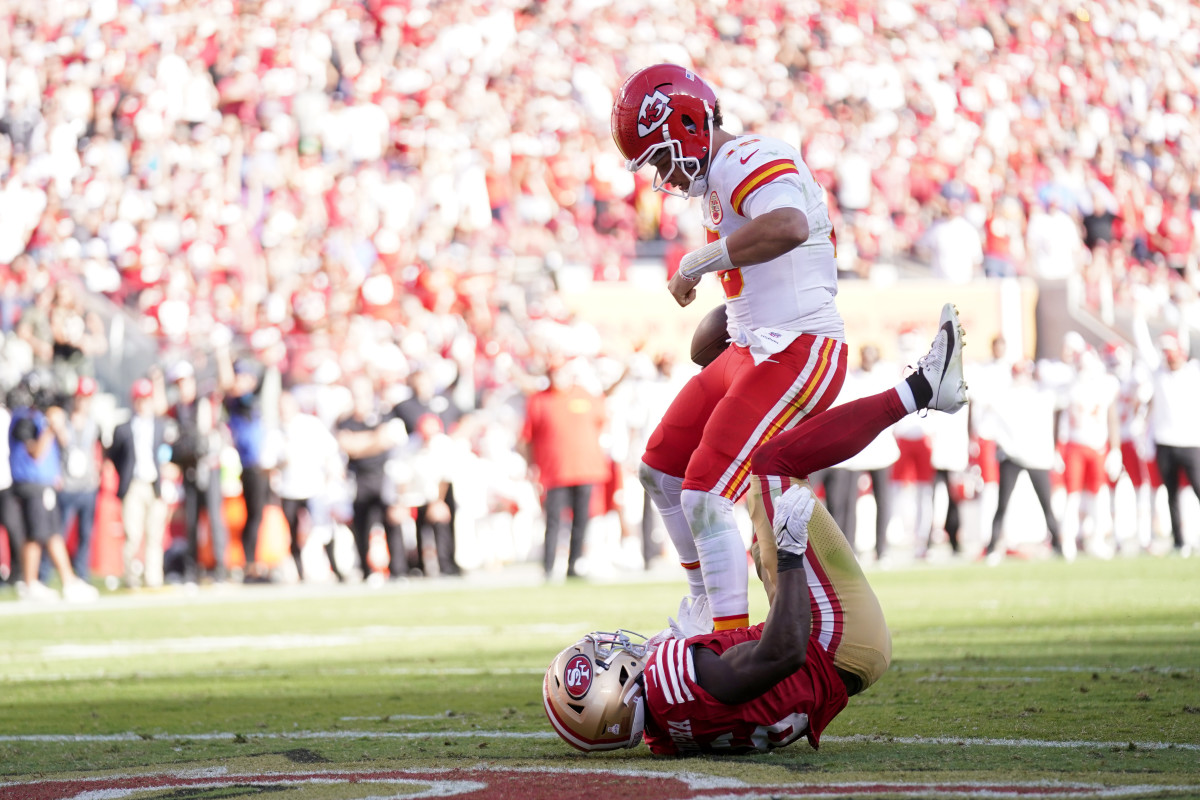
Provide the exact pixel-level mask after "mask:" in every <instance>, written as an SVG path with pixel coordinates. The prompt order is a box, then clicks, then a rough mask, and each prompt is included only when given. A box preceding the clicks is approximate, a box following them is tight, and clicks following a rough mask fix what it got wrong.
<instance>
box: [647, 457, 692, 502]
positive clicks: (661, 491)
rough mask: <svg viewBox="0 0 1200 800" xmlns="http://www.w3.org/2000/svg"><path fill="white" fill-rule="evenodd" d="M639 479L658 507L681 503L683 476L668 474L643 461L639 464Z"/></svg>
mask: <svg viewBox="0 0 1200 800" xmlns="http://www.w3.org/2000/svg"><path fill="white" fill-rule="evenodd" d="M638 481H639V482H640V483H641V484H642V488H644V489H645V490H646V494H648V495H650V499H651V500H652V501H653V502H654V505H655V506H656V507H657V508H659V509H664V508H674V507H675V506H678V505H679V493H680V491H682V489H683V478H677V477H675V476H674V475H668V474H667V473H665V472H663V471H662V470H659V469H655V468H654V467H652V466H650V465H649V464H647V463H646V462H645V461H643V462H642V463H641V464H639V465H638Z"/></svg>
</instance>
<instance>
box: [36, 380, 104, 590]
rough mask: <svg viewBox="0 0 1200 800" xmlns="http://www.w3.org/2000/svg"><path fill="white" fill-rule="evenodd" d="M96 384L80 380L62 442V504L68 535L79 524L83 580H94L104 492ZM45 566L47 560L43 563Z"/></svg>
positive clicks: (76, 556) (78, 566)
mask: <svg viewBox="0 0 1200 800" xmlns="http://www.w3.org/2000/svg"><path fill="white" fill-rule="evenodd" d="M95 394H96V381H95V379H93V378H90V377H88V376H86V375H84V376H82V377H80V378H79V379H78V380H77V387H76V389H75V393H74V397H73V398H72V402H71V404H70V412H69V413H68V414H67V419H66V423H65V424H64V425H63V426H62V430H61V434H60V438H59V441H58V445H59V449H60V452H61V454H62V488H61V489H60V490H59V492H58V502H59V507H60V508H61V513H62V526H63V532H64V535H65V534H66V532H67V531H69V530H70V528H71V525H72V523H74V524H75V528H76V536H75V552H74V553H73V554H72V556H71V566H72V567H73V568H74V570H75V574H76V575H78V576H79V577H80V578H81V579H82V580H85V581H86V580H88V579H90V577H91V560H92V530H93V528H94V527H95V522H96V496H97V494H98V493H99V491H100V466H101V464H102V461H101V455H102V453H101V446H100V426H99V425H98V424H97V422H96V419H95V417H94V416H93V412H92V403H93V402H94V400H93V398H94V397H95ZM43 563H44V559H43Z"/></svg>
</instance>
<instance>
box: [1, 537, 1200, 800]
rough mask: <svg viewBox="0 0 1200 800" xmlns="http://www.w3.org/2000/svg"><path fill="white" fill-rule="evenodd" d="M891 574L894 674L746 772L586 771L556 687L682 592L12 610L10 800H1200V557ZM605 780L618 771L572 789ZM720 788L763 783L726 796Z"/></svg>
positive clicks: (684, 764) (307, 595) (497, 589)
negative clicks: (559, 672)
mask: <svg viewBox="0 0 1200 800" xmlns="http://www.w3.org/2000/svg"><path fill="white" fill-rule="evenodd" d="M870 578H871V582H872V584H873V585H874V586H875V589H876V592H877V594H878V595H879V597H880V600H881V602H882V604H883V607H884V610H885V612H886V613H887V614H888V621H889V625H890V627H891V630H892V637H893V646H894V660H893V665H892V668H891V670H890V671H889V673H888V674H887V675H886V676H885V677H884V678H883V679H882V680H881V681H880V682H879V683H878V684H877V685H876V686H875V687H873V688H872V689H871V690H870V691H868V692H867V693H865V694H863V695H861V696H859V697H856V698H854V699H852V700H851V702H850V706H849V707H848V708H847V709H846V710H845V711H844V712H842V714H841V715H840V716H839V717H838V718H837V719H836V720H835V721H834V722H833V724H832V725H831V726H830V727H829V728H828V729H827V731H826V733H825V739H824V740H823V744H822V747H821V750H820V751H819V752H817V751H813V750H811V749H810V748H809V747H808V746H807V745H805V744H803V740H802V741H801V743H799V744H796V745H793V746H792V747H789V748H787V749H784V750H781V751H777V752H775V753H772V754H770V755H766V756H748V757H737V758H731V759H724V760H721V759H690V760H685V761H676V760H663V759H658V758H655V757H653V756H651V755H650V753H649V752H648V751H647V750H646V749H645V747H644V746H643V747H641V748H639V749H638V750H635V751H624V752H619V753H606V754H593V755H583V754H580V753H576V752H575V751H573V750H572V749H570V748H569V747H567V746H566V745H565V744H563V743H561V742H560V741H559V740H558V739H557V738H555V737H554V736H553V735H552V734H551V733H550V730H549V727H548V725H547V723H546V720H545V716H544V713H543V711H542V705H541V691H540V689H541V675H542V671H543V670H544V668H545V666H546V664H547V663H548V662H549V660H550V658H551V657H552V656H553V655H554V654H555V653H556V652H557V651H558V650H560V649H561V648H562V647H564V646H566V645H567V644H569V643H570V642H571V641H574V639H575V638H577V637H578V636H579V635H581V634H582V633H585V632H587V631H590V630H595V629H605V630H610V629H613V628H616V627H626V628H631V629H633V630H639V631H642V632H644V633H647V634H650V633H653V632H655V631H657V630H659V629H660V628H662V627H663V626H664V624H665V620H666V617H667V615H668V614H671V613H673V611H674V609H675V608H676V606H677V605H678V601H679V597H680V596H681V594H682V593H683V589H684V587H683V584H682V582H678V583H676V582H658V583H647V582H640V581H631V582H628V583H603V584H601V583H571V584H567V585H556V586H546V585H541V584H540V583H534V582H532V581H527V580H523V579H513V578H511V577H497V576H476V577H474V578H468V579H467V580H465V581H461V582H450V581H430V582H419V581H417V582H410V583H407V584H402V585H398V586H388V587H385V588H382V589H378V590H370V589H367V588H366V587H338V586H329V587H236V588H233V587H231V588H221V589H216V588H206V589H204V590H202V591H200V592H199V593H198V594H197V595H193V596H185V595H184V594H183V592H182V591H178V590H177V591H166V592H163V593H161V594H148V593H143V594H140V595H137V596H132V595H127V594H120V593H118V594H113V595H105V596H103V597H102V598H101V602H99V603H97V604H95V605H92V606H68V605H65V604H63V605H48V606H44V605H27V604H19V603H16V602H0V642H3V645H2V646H0V798H4V799H5V800H8V799H9V798H13V799H14V800H16V799H18V798H20V799H22V800H23V798H34V799H35V800H36V799H37V798H43V797H44V798H54V799H55V800H56V799H57V798H59V797H64V798H65V797H76V796H81V797H82V796H86V797H89V798H102V797H104V798H107V797H114V798H115V797H132V798H136V800H148V798H164V799H165V798H172V799H173V800H192V799H193V798H231V797H244V796H246V797H249V796H255V797H257V796H259V795H260V794H263V795H265V794H270V797H271V798H272V799H273V800H275V799H276V798H292V797H296V798H310V797H311V798H338V800H354V799H355V798H367V797H388V798H390V797H418V796H422V797H423V796H434V794H429V793H428V792H429V791H433V790H430V789H428V787H427V786H426V788H422V786H423V785H424V784H422V783H421V780H418V779H416V778H414V777H412V774H410V773H411V771H413V770H416V771H421V770H430V769H433V770H446V769H449V770H451V772H450V773H447V774H454V775H458V774H460V773H459V770H465V771H466V772H464V773H462V774H476V773H474V772H471V771H472V770H476V772H477V771H478V770H479V769H481V768H486V769H487V770H501V773H497V774H502V775H503V776H506V778H505V779H512V780H514V781H517V782H518V783H519V780H518V778H514V777H513V774H510V773H507V772H503V770H512V769H516V770H518V773H515V774H516V775H518V776H519V775H525V774H528V775H529V776H536V775H540V774H542V773H540V772H538V771H537V770H550V771H551V773H552V774H555V775H557V776H558V779H562V778H564V776H574V777H575V778H578V776H580V775H584V776H593V777H589V778H588V780H593V779H594V780H598V781H601V778H594V776H596V775H600V776H602V778H603V780H602V781H601V784H600V785H603V786H608V787H610V788H609V789H607V790H606V792H605V796H606V797H624V796H626V795H625V794H621V793H620V792H619V791H617V789H616V788H615V787H619V786H626V785H628V786H635V785H637V784H639V783H643V784H644V782H645V781H646V780H648V778H647V777H646V775H645V774H644V773H650V774H656V773H659V772H662V773H665V774H667V775H668V776H676V777H677V776H678V775H679V774H681V773H687V774H688V775H691V776H693V777H691V778H688V780H687V781H685V782H684V783H685V784H686V785H687V786H688V787H691V788H686V789H685V790H683V791H684V793H683V794H674V795H671V794H670V793H669V792H667V790H665V789H664V790H662V791H661V792H658V793H655V792H651V791H650V790H646V789H644V788H643V789H642V790H635V789H630V790H629V791H630V792H631V793H630V794H629V795H628V796H630V797H659V796H680V797H692V796H696V797H701V796H703V797H708V796H721V797H725V796H732V795H731V794H729V793H730V792H733V793H734V794H736V796H739V797H742V796H746V797H758V796H762V797H768V796H770V797H777V796H799V795H801V794H804V790H805V789H806V788H814V789H817V788H823V789H825V790H826V791H827V792H828V794H826V795H825V796H830V795H833V796H840V794H839V793H841V794H846V795H853V796H859V797H874V796H895V795H896V794H897V793H900V794H903V793H904V787H905V786H909V787H922V786H934V785H935V784H936V786H937V787H940V788H936V789H935V788H929V789H927V790H926V789H919V788H918V789H913V790H912V791H910V792H909V793H908V795H906V796H914V795H915V796H925V794H926V792H928V794H930V795H931V796H932V795H934V794H937V793H939V792H940V793H941V794H949V795H953V796H974V795H975V794H976V793H983V792H984V790H985V789H987V787H991V786H993V785H997V786H999V787H1002V788H1003V787H1010V789H1011V787H1013V786H1016V787H1017V790H1014V791H1017V793H1018V794H1019V793H1021V792H1022V791H1024V790H1025V789H1023V788H1022V787H1026V788H1028V787H1042V790H1041V791H1039V792H1038V793H1041V794H1043V795H1045V794H1047V793H1048V794H1049V795H1050V796H1059V795H1057V794H1055V792H1058V793H1059V794H1061V795H1063V796H1068V795H1069V796H1137V797H1158V796H1162V797H1189V796H1190V797H1200V560H1195V559H1192V560H1184V559H1178V558H1164V559H1154V558H1136V559H1118V560H1114V561H1108V562H1105V561H1095V560H1081V561H1080V562H1077V563H1075V564H1064V563H1059V562H1054V563H1051V562H1045V563H1023V562H1016V561H1011V560H1010V562H1008V563H1005V564H1003V565H1001V566H999V567H996V568H988V567H986V566H983V565H981V564H961V565H953V566H942V567H930V566H923V567H914V568H912V569H908V570H896V571H886V572H872V573H870ZM751 588H752V600H753V603H752V618H755V619H761V618H762V616H763V615H764V614H765V610H766V609H765V601H764V600H763V599H762V598H761V596H760V595H761V591H760V590H759V589H758V588H757V587H756V586H753V585H752V587H751ZM3 597H4V598H5V599H9V598H11V595H4V596H3ZM526 768H537V769H533V770H532V771H529V772H528V773H525V772H520V770H524V769H526ZM301 769H302V770H303V771H304V772H305V773H306V774H309V773H313V772H314V771H315V772H319V773H329V774H332V775H334V776H351V777H344V778H343V777H337V778H336V779H333V778H331V779H330V780H328V781H323V782H313V781H311V780H309V781H308V782H299V783H296V782H293V783H288V784H286V785H282V784H280V785H276V784H274V783H272V784H270V786H268V785H267V784H265V783H262V782H261V779H259V782H257V783H256V782H255V781H254V780H251V779H250V778H244V777H243V778H238V780H236V781H232V782H230V781H228V780H227V781H225V782H224V783H221V784H220V785H219V786H218V785H217V784H213V786H216V787H217V788H213V786H209V787H208V788H197V787H195V786H191V787H190V788H183V789H181V788H179V787H178V786H174V785H172V787H168V788H161V787H159V788H155V786H157V784H155V786H151V785H150V784H146V785H143V786H141V788H139V789H137V790H136V791H135V790H129V792H128V793H125V794H122V793H120V792H118V793H116V794H108V795H103V794H95V793H93V794H92V795H85V793H84V792H85V790H97V789H98V788H100V787H101V784H91V783H87V781H88V780H91V779H102V778H108V777H111V776H123V777H122V779H125V777H127V776H130V775H162V774H170V775H211V774H218V773H219V774H233V775H238V776H246V775H258V774H260V773H262V774H274V775H278V774H284V773H289V774H290V773H291V772H295V771H296V770H301ZM584 769H587V770H596V769H599V770H602V772H600V773H595V772H592V771H588V772H585V773H577V772H574V771H575V770H584ZM205 770H208V772H205ZM213 770H216V772H213ZM389 770H390V771H392V772H388V771H389ZM397 770H399V772H396V771H397ZM406 770H407V771H409V772H405V771H406ZM562 770H567V771H568V772H565V773H563V772H561V771H562ZM605 770H619V771H622V772H618V773H616V774H615V775H613V774H606V773H605V772H603V771H605ZM630 770H632V771H633V772H632V773H630V772H628V771H630ZM380 771H383V772H380ZM377 773H378V774H383V773H386V774H387V775H391V776H392V777H390V778H387V780H386V781H384V783H379V782H378V781H377V782H375V783H370V784H369V786H371V787H374V788H369V789H367V788H364V786H367V785H368V784H364V783H361V782H357V781H355V780H353V779H352V776H353V775H355V774H371V775H376V774H377ZM551 773H547V774H551ZM413 774H415V773H413ZM439 774H441V773H439ZM631 775H632V776H633V777H631ZM695 775H700V776H711V777H708V778H705V779H704V780H700V781H699V782H697V781H696V780H694V776H695ZM51 779H58V782H57V783H53V782H52V783H45V782H46V781H49V780H51ZM378 780H384V779H383V778H379V779H378ZM422 780H423V779H422ZM496 780H499V778H497V779H496ZM530 780H531V781H533V783H532V784H530V785H531V787H532V788H531V789H530V790H529V791H528V792H519V791H517V790H513V789H508V790H501V789H500V788H497V787H493V789H492V790H486V791H484V792H483V793H482V794H478V795H467V794H464V795H463V796H471V797H475V796H479V797H491V796H495V797H508V796H513V797H517V796H523V797H525V798H527V800H540V797H541V796H542V794H545V792H544V791H543V790H542V789H539V788H538V786H541V784H538V783H537V781H536V780H534V778H533V777H530ZM538 780H540V779H538ZM673 780H674V778H673ZM39 781H40V782H41V783H39ZM71 781H75V783H71ZM81 781H82V782H81ZM388 781H390V782H391V783H388ZM603 781H607V783H604V782H603ZM689 781H690V782H689ZM705 781H709V782H713V781H715V783H713V784H712V785H713V786H725V785H726V784H728V785H729V786H740V787H743V789H745V792H749V793H748V794H747V793H745V792H743V791H742V790H741V789H738V790H737V791H734V790H733V789H729V788H726V789H720V790H719V791H718V790H716V789H713V790H712V791H717V792H718V794H717V795H710V794H706V792H709V791H710V789H707V788H704V787H706V786H708V785H709V784H708V783H705ZM578 782H579V781H578V780H575V779H572V780H569V781H568V780H560V781H559V783H556V784H554V785H555V786H561V787H562V788H561V789H560V790H559V791H557V792H555V793H554V796H555V797H556V798H569V797H575V796H579V797H584V796H588V797H592V796H595V793H594V792H593V791H591V790H587V789H581V788H579V787H578V785H577V784H578ZM585 783H586V781H585ZM852 784H853V785H852ZM107 785H108V784H104V786H107ZM164 785H165V784H164ZM855 785H857V788H856V786H855ZM951 785H953V786H957V787H959V788H958V789H954V790H952V789H951V788H950V787H951ZM381 786H382V787H384V788H380V787H381ZM847 786H849V788H846V787H847ZM47 787H49V788H47ZM55 787H59V788H55ZM61 787H74V788H69V789H61ZM231 787H232V788H231ZM239 787H240V788H239ZM396 787H399V788H396ZM697 787H699V788H697ZM755 787H785V789H777V788H762V789H757V788H755ZM786 787H791V788H786ZM839 787H841V788H839ZM963 787H965V788H963ZM972 787H973V788H972ZM60 789H61V791H60ZM268 790H269V791H268ZM108 791H110V792H116V791H117V790H114V789H110V790H108ZM447 791H449V790H447ZM955 791H957V792H959V794H954V792H955ZM54 792H58V793H57V794H55V793H54ZM422 792H426V793H424V794H423V793H422ZM506 792H507V793H506ZM614 792H615V794H614ZM688 792H691V794H689V793H688ZM720 792H725V794H721V793H720ZM445 794H446V792H445V791H443V792H442V793H441V794H438V795H437V796H444V795H445ZM451 794H453V792H451ZM993 794H994V796H1000V795H1001V794H1002V792H1000V790H999V789H996V790H995V792H994V793H993Z"/></svg>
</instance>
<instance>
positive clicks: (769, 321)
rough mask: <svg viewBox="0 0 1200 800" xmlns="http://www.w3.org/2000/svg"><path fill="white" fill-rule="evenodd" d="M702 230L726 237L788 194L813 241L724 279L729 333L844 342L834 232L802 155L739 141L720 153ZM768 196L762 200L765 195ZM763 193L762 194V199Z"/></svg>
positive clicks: (777, 145) (759, 140)
mask: <svg viewBox="0 0 1200 800" xmlns="http://www.w3.org/2000/svg"><path fill="white" fill-rule="evenodd" d="M707 178H708V194H707V195H706V196H705V198H704V204H703V205H704V224H705V227H706V228H707V229H708V231H709V236H710V238H715V237H716V236H721V237H725V236H729V235H731V234H733V233H734V232H735V231H737V230H738V229H739V228H741V227H742V226H743V225H745V224H746V223H748V222H749V221H750V219H751V215H752V213H753V214H762V213H765V212H766V211H768V210H772V209H773V208H775V207H779V206H777V205H776V203H782V201H781V200H779V199H778V198H776V199H775V201H774V202H772V201H771V200H764V199H765V198H769V197H771V195H772V189H779V188H781V187H785V186H786V187H787V188H788V190H789V192H790V196H791V197H792V198H795V200H794V203H782V205H794V206H798V207H799V208H800V210H801V211H803V212H804V213H805V215H806V216H807V217H808V227H809V235H808V241H806V242H805V243H804V244H803V245H801V246H800V247H797V248H795V249H793V250H791V251H790V252H788V253H785V254H784V255H782V256H780V257H779V258H776V259H774V260H772V261H766V262H763V263H761V264H754V265H752V266H749V267H743V268H740V269H732V270H726V271H724V272H721V273H719V276H720V279H721V287H722V289H724V291H725V305H726V307H727V309H728V312H729V331H730V334H731V336H732V338H733V340H734V341H735V342H739V343H741V341H742V339H741V337H739V336H738V335H737V332H738V330H739V329H740V330H744V331H755V330H758V329H759V328H772V329H776V330H783V331H796V332H799V333H812V334H820V335H823V336H830V337H832V338H835V339H841V338H842V337H843V333H844V329H843V325H842V318H841V316H840V315H839V314H838V311H837V306H836V305H835V303H834V296H835V295H836V294H837V260H836V258H835V242H834V239H833V225H832V224H831V223H830V221H829V208H828V207H827V206H826V205H825V190H824V189H822V188H821V186H820V184H818V183H817V181H816V179H815V178H813V175H812V172H811V171H810V170H809V169H808V165H807V164H805V163H804V160H803V159H802V158H801V157H800V153H799V152H798V151H797V150H796V149H795V148H794V147H792V146H791V145H789V144H787V143H786V142H783V141H782V140H780V139H772V138H769V137H766V136H742V137H739V138H736V139H734V140H733V141H730V142H727V143H725V144H724V145H722V146H721V148H720V149H719V150H718V151H717V153H716V154H715V155H714V156H713V160H712V165H711V166H710V168H709V170H708V175H707ZM764 190H766V192H765V193H763V191H764ZM760 193H761V194H760Z"/></svg>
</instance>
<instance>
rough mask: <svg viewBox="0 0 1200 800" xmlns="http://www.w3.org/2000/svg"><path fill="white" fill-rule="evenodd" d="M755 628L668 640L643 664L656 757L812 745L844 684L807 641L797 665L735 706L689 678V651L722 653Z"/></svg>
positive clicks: (649, 735) (649, 739) (840, 704)
mask: <svg viewBox="0 0 1200 800" xmlns="http://www.w3.org/2000/svg"><path fill="white" fill-rule="evenodd" d="M762 630H763V626H762V625H761V624H759V625H755V626H754V627H752V628H737V629H735V630H731V631H720V632H716V633H709V634H704V635H702V636H693V637H691V638H690V639H671V640H669V641H667V642H664V643H663V644H662V645H661V646H659V648H658V649H657V650H656V651H655V652H654V655H653V656H651V658H650V663H649V664H648V665H647V666H646V671H645V673H644V678H643V679H644V680H645V685H646V728H645V734H644V735H645V740H646V744H647V745H649V747H650V750H651V752H653V753H656V754H657V755H668V756H683V755H694V754H697V753H710V754H719V755H733V754H737V753H748V752H753V751H755V750H758V751H766V750H771V749H773V748H776V747H783V746H785V745H788V744H791V743H792V742H794V741H796V740H797V739H799V738H800V737H801V736H807V737H808V742H809V744H811V745H812V747H813V748H814V749H815V748H816V747H817V745H818V743H819V740H820V736H821V731H823V730H825V726H826V725H828V724H829V722H830V720H832V719H833V718H834V717H835V716H837V715H838V713H839V712H840V711H841V710H842V709H843V708H845V707H846V703H847V702H848V698H847V696H846V687H845V684H843V683H842V679H841V678H840V677H839V676H838V674H837V671H836V670H835V669H834V666H833V659H832V658H830V656H829V654H828V653H826V652H825V651H824V650H823V649H822V648H821V646H820V645H819V644H818V643H817V642H816V641H814V640H813V639H809V641H808V655H807V659H806V662H805V665H804V667H803V668H802V669H801V670H800V671H799V672H796V673H795V674H793V675H791V676H789V677H787V678H785V679H784V680H782V681H780V682H779V683H778V684H776V685H775V686H774V687H773V688H772V689H771V690H770V691H768V692H767V693H766V694H764V695H762V696H761V697H758V698H756V699H754V700H751V701H750V702H748V703H741V704H738V705H726V704H725V703H721V702H718V701H717V700H715V699H714V698H713V696H712V695H710V694H709V693H708V692H706V691H704V690H703V689H702V688H700V685H699V684H698V683H696V669H695V666H694V665H693V663H692V650H693V649H694V648H696V647H707V648H709V649H710V650H713V651H715V652H716V653H718V654H720V653H724V652H725V651H726V650H728V649H729V648H730V647H733V646H734V645H735V644H740V643H741V642H748V641H751V640H754V639H759V638H761V637H762Z"/></svg>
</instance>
